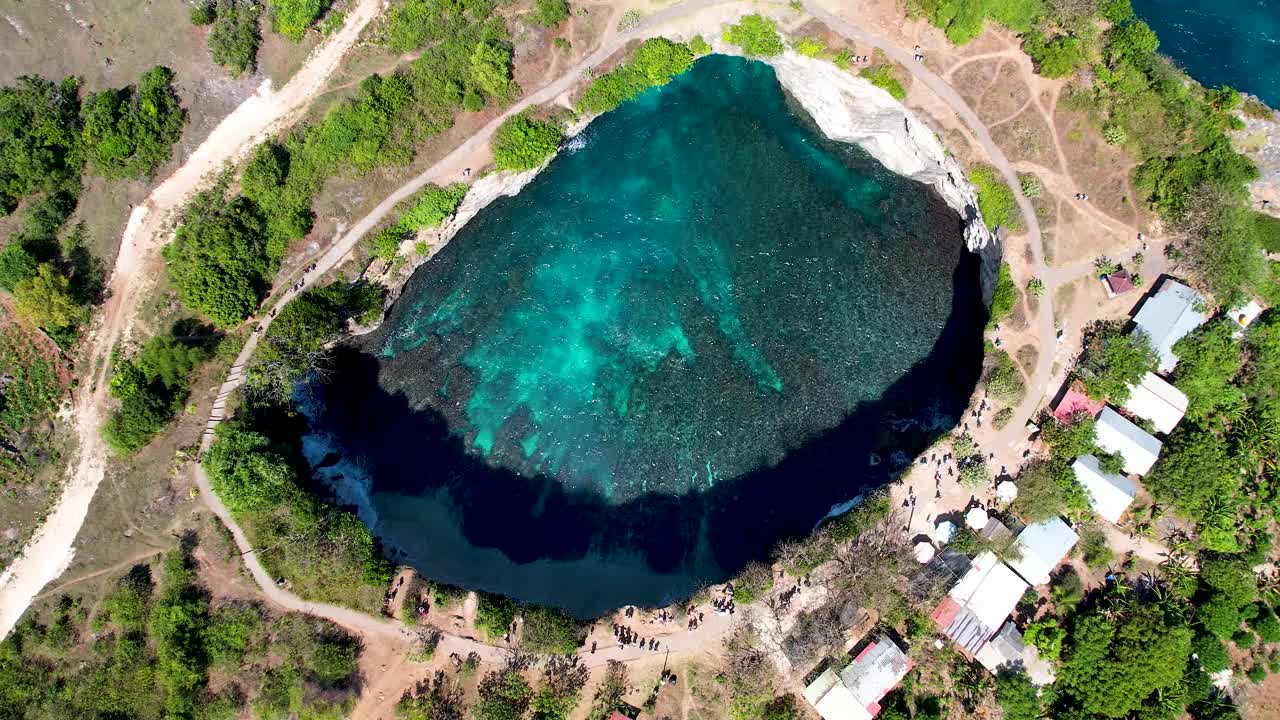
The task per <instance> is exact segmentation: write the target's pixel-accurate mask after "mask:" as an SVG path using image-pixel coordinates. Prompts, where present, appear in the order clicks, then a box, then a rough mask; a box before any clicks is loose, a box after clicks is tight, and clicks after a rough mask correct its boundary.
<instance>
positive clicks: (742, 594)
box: [733, 563, 773, 605]
mask: <svg viewBox="0 0 1280 720" xmlns="http://www.w3.org/2000/svg"><path fill="white" fill-rule="evenodd" d="M772 589H773V570H772V569H771V568H769V567H768V566H766V565H763V564H761V563H750V564H748V565H747V566H746V567H745V568H743V569H742V572H740V573H738V575H737V577H735V578H734V579H733V598H734V601H735V602H738V603H741V604H743V605H749V604H751V603H753V602H755V601H756V600H760V599H762V598H764V596H765V595H766V594H768V592H769V591H770V590H772Z"/></svg>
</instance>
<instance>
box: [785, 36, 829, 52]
mask: <svg viewBox="0 0 1280 720" xmlns="http://www.w3.org/2000/svg"><path fill="white" fill-rule="evenodd" d="M791 47H792V49H793V50H795V51H796V52H797V53H799V54H800V55H803V56H805V57H818V56H819V55H821V54H822V53H824V52H826V50H827V44H826V43H825V42H823V41H822V39H821V38H815V37H802V38H800V39H799V40H797V41H795V42H794V43H792V44H791Z"/></svg>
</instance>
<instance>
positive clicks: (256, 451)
mask: <svg viewBox="0 0 1280 720" xmlns="http://www.w3.org/2000/svg"><path fill="white" fill-rule="evenodd" d="M204 467H205V470H206V471H208V473H209V484H210V485H211V486H212V487H213V491H214V492H216V493H217V494H218V497H219V498H220V499H221V500H222V502H223V503H224V504H225V505H226V506H227V508H228V509H230V510H231V511H232V512H243V511H248V510H266V509H271V508H273V507H275V506H277V505H280V504H282V503H284V502H286V501H287V500H289V499H290V497H291V496H293V495H294V494H296V493H297V492H298V486H297V480H296V474H295V471H294V468H293V466H292V465H291V464H290V463H289V460H288V459H287V457H286V456H285V455H283V454H282V453H281V452H280V451H279V449H278V448H277V447H276V446H275V445H274V444H273V443H272V442H271V440H270V439H269V438H268V437H266V436H265V435H262V434H260V433H258V432H255V431H253V430H247V429H244V428H241V427H239V426H238V425H237V423H234V422H227V423H223V424H221V425H219V426H218V431H217V438H216V439H215V440H214V443H213V447H211V448H209V452H207V453H205V456H204Z"/></svg>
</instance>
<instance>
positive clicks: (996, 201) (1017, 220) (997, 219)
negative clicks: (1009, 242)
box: [969, 165, 1022, 230]
mask: <svg viewBox="0 0 1280 720" xmlns="http://www.w3.org/2000/svg"><path fill="white" fill-rule="evenodd" d="M969 181H970V182H972V183H973V184H974V187H976V188H977V189H978V210H979V211H980V212H981V213H982V218H983V219H984V220H986V222H987V225H989V226H990V227H992V228H997V227H1007V228H1009V229H1011V230H1017V229H1019V228H1021V227H1022V216H1021V214H1020V213H1019V211H1018V205H1017V201H1015V200H1014V197H1013V190H1011V189H1010V188H1009V186H1008V185H1005V184H1004V181H1003V180H1001V179H1000V178H999V176H998V175H997V174H996V170H995V168H993V167H990V166H986V165H983V166H978V167H975V168H973V169H971V170H970V171H969Z"/></svg>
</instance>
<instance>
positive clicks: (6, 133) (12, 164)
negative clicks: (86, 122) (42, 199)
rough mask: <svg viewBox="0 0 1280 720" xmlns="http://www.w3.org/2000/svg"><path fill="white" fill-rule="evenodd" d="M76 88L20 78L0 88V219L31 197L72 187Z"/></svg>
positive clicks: (78, 157)
mask: <svg viewBox="0 0 1280 720" xmlns="http://www.w3.org/2000/svg"><path fill="white" fill-rule="evenodd" d="M83 162H84V160H83V156H82V154H81V152H80V85H79V81H77V80H76V79H75V78H67V79H66V80H63V81H62V82H61V83H53V82H50V81H48V80H44V79H42V78H37V77H30V76H25V75H24V76H22V77H20V78H18V79H17V80H16V81H15V83H14V84H13V85H9V86H5V87H3V88H0V215H2V214H5V213H9V212H12V211H13V209H14V208H15V207H17V205H18V201H19V200H21V199H22V198H24V197H26V196H27V195H30V194H32V193H35V192H52V191H56V190H59V189H63V188H66V187H78V183H79V177H80V168H81V166H82V165H83Z"/></svg>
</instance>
